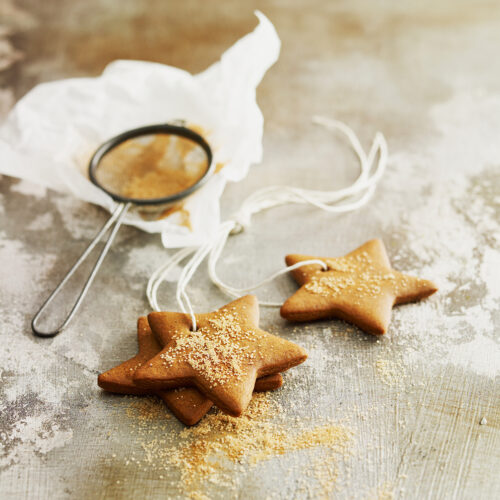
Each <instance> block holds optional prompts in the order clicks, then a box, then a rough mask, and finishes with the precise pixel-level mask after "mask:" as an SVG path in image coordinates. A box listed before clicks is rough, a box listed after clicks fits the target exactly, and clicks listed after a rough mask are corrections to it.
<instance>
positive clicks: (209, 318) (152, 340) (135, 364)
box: [98, 295, 307, 425]
mask: <svg viewBox="0 0 500 500" xmlns="http://www.w3.org/2000/svg"><path fill="white" fill-rule="evenodd" d="M196 322H197V325H196V330H195V331H193V328H192V322H191V318H190V316H189V315H187V314H182V313H173V312H153V313H151V314H149V315H148V317H145V316H143V317H140V318H139V320H138V322H137V337H138V342H139V353H138V354H137V355H136V356H134V357H133V358H131V359H129V360H128V361H125V362H123V363H121V364H120V365H118V366H116V367H114V368H112V369H110V370H108V371H106V372H104V373H102V374H101V375H99V377H98V384H99V386H100V387H101V388H103V389H104V390H106V391H110V392H115V393H120V394H135V395H148V394H154V395H157V396H159V397H160V398H161V399H162V400H163V401H164V402H165V403H166V405H167V406H168V407H169V409H170V410H171V411H172V413H173V414H174V415H175V416H176V417H177V418H178V419H179V420H180V421H181V422H183V423H184V424H186V425H194V424H196V423H197V422H199V421H200V419H201V418H202V417H203V416H204V415H205V414H206V413H207V412H208V410H209V409H210V408H211V407H212V405H213V404H215V405H216V406H218V407H219V408H220V409H221V410H222V411H223V412H225V413H228V414H229V415H233V416H236V417H237V416H240V415H241V414H242V413H243V412H244V411H245V409H246V407H247V406H248V403H249V402H250V399H251V397H252V393H253V391H254V390H255V391H267V390H272V389H277V388H279V387H281V385H282V384H283V378H282V376H281V372H283V371H285V370H288V369H289V368H292V367H294V366H296V365H299V364H300V363H303V362H304V361H305V360H306V358H307V354H306V352H305V351H304V350H303V349H302V348H301V347H299V346H298V345H296V344H294V343H293V342H290V341H288V340H285V339H283V338H280V337H277V336H275V335H272V334H270V333H268V332H265V331H264V330H261V329H260V328H259V327H258V323H259V306H258V302H257V298H256V297H255V296H253V295H247V296H245V297H241V298H240V299H237V300H235V301H234V302H231V303H229V304H227V305H225V306H224V307H222V308H221V309H218V310H217V311H215V312H212V313H208V314H199V315H196Z"/></svg>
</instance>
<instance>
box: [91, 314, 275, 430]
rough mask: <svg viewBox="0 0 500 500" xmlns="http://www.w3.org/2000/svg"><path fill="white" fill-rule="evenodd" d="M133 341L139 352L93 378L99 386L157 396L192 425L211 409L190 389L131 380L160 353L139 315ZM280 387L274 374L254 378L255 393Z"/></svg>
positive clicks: (147, 327) (158, 346)
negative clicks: (162, 388)
mask: <svg viewBox="0 0 500 500" xmlns="http://www.w3.org/2000/svg"><path fill="white" fill-rule="evenodd" d="M137 340H138V344H139V352H138V354H137V355H136V356H134V357H133V358H131V359H129V360H127V361H125V362H123V363H121V364H119V365H118V366H115V367H114V368H111V369H110V370H108V371H106V372H104V373H101V374H100V375H99V377H98V379H97V383H98V385H99V387H101V388H102V389H104V390H106V391H109V392H116V393H120V394H135V395H148V394H155V395H157V396H159V397H160V398H161V399H162V400H163V401H164V402H165V403H166V405H167V406H168V408H169V409H170V410H171V411H172V413H173V414H174V415H175V416H176V417H177V418H178V419H179V420H180V421H181V422H183V423H184V424H186V425H194V424H196V423H198V422H199V421H200V420H201V418H202V417H203V416H204V415H205V414H206V413H207V412H208V410H210V408H211V407H212V404H213V403H212V401H210V400H209V399H208V398H207V397H205V396H204V395H203V394H201V393H200V392H199V391H198V390H197V389H195V388H194V387H189V388H181V389H175V390H166V391H151V390H149V389H147V388H144V387H141V386H139V385H137V384H136V382H135V381H134V375H135V371H136V370H137V369H138V368H139V367H140V366H142V365H144V364H145V363H146V362H147V361H148V360H150V359H151V358H153V357H154V356H156V354H158V353H159V352H160V351H161V345H160V343H159V342H158V341H157V339H156V337H155V336H154V335H153V332H152V331H151V328H150V327H149V324H148V320H147V318H146V317H145V316H142V317H140V318H139V319H138V321H137ZM282 385H283V377H282V376H281V374H279V373H277V374H275V375H268V376H267V377H262V378H259V379H257V381H256V383H255V389H254V390H255V391H267V390H273V389H278V388H279V387H281V386H282Z"/></svg>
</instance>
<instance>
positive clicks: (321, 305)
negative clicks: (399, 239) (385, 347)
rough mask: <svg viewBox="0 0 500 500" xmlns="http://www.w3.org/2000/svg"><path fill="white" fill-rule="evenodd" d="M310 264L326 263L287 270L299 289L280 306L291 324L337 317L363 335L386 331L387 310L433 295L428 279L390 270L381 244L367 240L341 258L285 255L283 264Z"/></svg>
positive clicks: (431, 284)
mask: <svg viewBox="0 0 500 500" xmlns="http://www.w3.org/2000/svg"><path fill="white" fill-rule="evenodd" d="M310 259H318V260H322V261H323V262H325V264H326V265H327V266H328V269H326V270H323V269H322V268H321V266H320V265H319V264H318V265H316V264H313V265H306V266H303V267H299V268H298V269H295V270H294V271H292V275H293V277H294V278H295V280H296V281H297V283H298V284H299V285H301V287H300V288H299V290H297V292H295V293H294V294H293V295H292V296H291V297H290V298H289V299H288V300H287V301H286V302H285V303H284V304H283V306H282V307H281V311H280V312H281V316H283V318H286V319H288V320H290V321H312V320H318V319H326V318H338V319H343V320H345V321H348V322H350V323H353V324H355V325H357V326H358V327H359V328H361V329H362V330H364V331H365V332H367V333H372V334H374V335H382V334H384V333H385V332H386V331H387V327H388V325H389V322H390V319H391V310H392V307H393V306H394V305H396V304H404V303H406V302H413V301H416V300H420V299H423V298H425V297H428V296H429V295H431V294H433V293H434V292H436V291H437V288H436V285H434V283H432V282H431V281H428V280H423V279H420V278H414V277H413V276H408V275H406V274H402V273H400V272H398V271H395V270H394V269H392V268H391V265H390V263H389V258H388V257H387V253H386V250H385V247H384V244H383V243H382V241H381V240H378V239H375V240H370V241H368V242H367V243H365V244H364V245H362V246H360V247H359V248H357V249H356V250H354V251H353V252H351V253H348V254H347V255H345V256H344V257H336V258H329V257H325V258H323V257H311V256H308V255H287V256H286V259H285V260H286V263H287V265H289V266H290V265H293V264H297V263H298V262H301V261H304V260H310Z"/></svg>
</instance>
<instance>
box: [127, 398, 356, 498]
mask: <svg viewBox="0 0 500 500" xmlns="http://www.w3.org/2000/svg"><path fill="white" fill-rule="evenodd" d="M130 401H131V402H130V404H129V406H128V408H127V409H126V414H127V416H128V417H129V419H130V422H131V426H132V434H133V436H134V437H135V438H136V440H137V441H138V444H139V447H140V449H141V453H140V454H139V453H137V452H135V451H133V452H132V453H131V456H130V458H129V460H128V461H127V465H129V466H131V467H135V468H143V469H151V470H156V471H161V470H165V471H171V467H174V468H175V469H177V470H178V471H179V473H180V480H178V481H174V482H172V485H175V487H176V488H179V489H180V493H182V494H183V495H185V496H187V497H188V498H191V499H194V500H196V499H203V498H208V497H206V496H204V495H205V493H206V485H207V484H211V485H214V486H216V487H217V488H223V489H224V490H225V491H227V492H232V493H235V492H237V491H238V488H239V485H240V481H241V479H242V478H244V475H245V473H246V472H247V471H249V470H250V469H252V468H253V467H256V466H258V465H259V464H260V463H263V462H265V461H267V460H270V459H272V458H274V457H277V456H282V455H286V454H289V453H293V452H297V451H300V450H311V449H313V448H322V449H323V452H322V454H321V458H319V457H315V458H314V459H312V461H311V463H310V466H309V467H307V468H306V469H305V470H304V469H303V468H302V467H300V468H299V467H298V466H297V470H293V473H294V474H297V476H304V477H305V476H307V477H308V478H313V480H314V483H315V484H316V490H317V491H316V493H317V496H318V497H325V496H328V495H329V494H331V493H332V492H333V491H334V490H335V489H336V479H337V475H338V473H337V459H336V457H339V456H343V455H348V454H350V444H351V442H352V440H353V434H352V432H351V431H350V430H349V429H348V428H347V427H345V426H343V425H339V424H337V423H333V422H324V423H322V424H321V425H315V426H314V425H312V426H308V425H307V423H306V421H305V420H301V421H293V420H291V421H290V419H289V420H287V421H285V420H279V418H277V416H279V414H280V413H282V411H283V409H282V408H281V407H280V405H279V404H278V403H277V402H276V401H275V400H274V399H273V398H272V397H271V396H270V395H269V394H268V393H259V394H255V395H254V397H253V399H252V401H251V403H250V405H249V406H248V408H247V410H246V412H245V413H244V414H243V415H242V416H241V417H238V418H236V417H231V416H229V415H226V414H224V413H222V412H220V411H219V410H213V411H211V412H210V413H209V414H207V415H206V416H205V417H204V418H203V420H202V421H201V422H200V423H199V424H198V425H196V426H194V427H186V428H182V429H181V430H176V429H174V428H172V425H171V424H172V423H173V422H169V420H168V417H167V415H169V414H168V410H166V408H165V407H164V405H163V404H161V403H160V401H159V400H158V399H156V398H153V397H147V398H136V397H130ZM166 417H167V418H166ZM158 431H164V432H158ZM159 435H160V436H161V437H158V436H159ZM165 476H166V475H165ZM307 482H308V484H309V483H310V480H309V481H307ZM310 487H311V486H310V484H309V488H310Z"/></svg>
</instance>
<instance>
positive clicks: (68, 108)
mask: <svg viewBox="0 0 500 500" xmlns="http://www.w3.org/2000/svg"><path fill="white" fill-rule="evenodd" d="M256 15H257V17H258V19H259V25H258V26H257V27H256V29H255V30H254V31H253V32H252V33H249V34H248V35H246V36H244V37H243V38H242V39H241V40H239V41H238V42H236V43H235V44H234V45H233V46H232V47H231V48H230V49H229V50H227V51H226V52H225V53H224V54H223V55H222V57H221V59H220V61H219V62H217V63H215V64H213V65H212V66H210V67H209V68H208V69H207V70H205V71H204V72H202V73H200V74H198V75H194V76H193V75H191V74H189V73H187V72H186V71H183V70H181V69H178V68H174V67H171V66H166V65H163V64H157V63H150V62H143V61H116V62H113V63H111V64H109V65H108V66H107V67H106V69H105V70H104V72H103V74H102V75H101V76H99V77H97V78H73V79H67V80H60V81H56V82H50V83H44V84H40V85H37V86H36V87H35V88H34V89H33V90H31V91H30V92H29V93H28V94H27V95H26V96H25V97H23V98H22V99H21V100H20V101H19V102H18V103H17V104H16V106H15V107H14V108H13V110H12V111H11V113H10V114H9V116H8V117H7V119H6V121H5V122H4V123H3V125H2V126H1V127H0V158H1V161H0V173H2V174H6V175H10V176H13V177H20V178H23V179H27V180H30V181H32V182H36V183H39V184H42V185H43V186H46V187H49V188H51V189H55V190H57V191H62V192H67V193H72V194H73V195H74V196H76V197H78V198H80V199H82V200H85V201H88V202H90V203H96V204H98V205H101V206H102V207H104V208H106V209H108V210H109V211H111V210H113V209H114V207H115V202H114V201H113V200H112V199H111V198H110V197H109V196H108V195H107V194H106V193H104V192H103V191H101V190H100V189H99V188H97V187H96V186H94V185H93V184H92V183H91V182H90V181H89V180H88V177H87V162H88V160H89V158H90V156H91V154H92V152H93V151H94V150H95V149H96V148H97V147H98V146H99V145H100V144H101V143H102V142H104V141H106V140H107V139H109V138H110V137H113V136H114V135H116V134H118V133H120V132H123V131H125V130H128V129H132V128H136V127H140V126H143V125H150V124H155V123H165V122H169V121H173V120H176V119H183V120H186V122H187V123H193V124H197V125H200V126H201V127H202V128H203V130H205V131H206V134H205V138H206V139H207V141H208V142H209V144H210V145H211V147H212V150H213V153H214V162H215V163H216V164H219V163H220V164H224V168H222V169H221V170H220V171H219V172H218V173H217V174H215V175H214V176H213V177H212V178H210V179H209V181H208V182H207V183H206V184H205V185H204V186H203V187H202V188H201V189H199V190H198V191H197V192H196V193H195V194H194V195H192V196H191V197H189V198H188V199H187V200H186V201H185V203H184V207H183V208H184V210H185V211H187V212H188V213H189V218H190V220H189V222H190V226H191V228H188V227H186V226H185V225H183V224H182V221H181V214H179V213H175V212H174V213H173V214H172V215H170V216H169V217H167V218H165V219H162V220H158V221H145V220H143V219H142V218H141V217H140V216H139V215H138V214H136V213H134V212H131V213H129V214H127V217H126V219H125V223H126V224H130V225H133V226H136V227H138V228H140V229H142V230H144V231H147V232H151V233H155V232H158V233H162V241H163V244H164V245H165V246H166V247H184V246H191V245H199V244H200V243H202V242H203V241H205V240H206V238H207V237H209V236H210V235H211V234H212V233H213V231H214V229H215V228H216V227H217V225H218V224H219V222H220V216H219V199H220V196H221V194H222V192H223V190H224V187H225V184H226V182H227V181H240V180H241V179H243V178H244V177H245V176H246V174H247V172H248V168H249V167H250V165H252V164H254V163H258V162H260V160H261V157H262V131H263V117H262V114H261V112H260V109H259V107H258V106H257V102H256V99H255V90H256V87H257V85H258V84H259V82H260V81H261V79H262V77H263V76H264V74H265V72H266V71H267V69H268V68H269V67H270V66H272V64H273V63H274V62H275V61H276V60H277V59H278V56H279V51H280V40H279V38H278V35H277V34H276V31H275V29H274V26H273V25H272V24H271V22H270V21H269V20H268V19H267V18H266V17H265V16H264V15H263V14H262V13H260V12H256ZM184 213H186V212H184Z"/></svg>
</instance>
